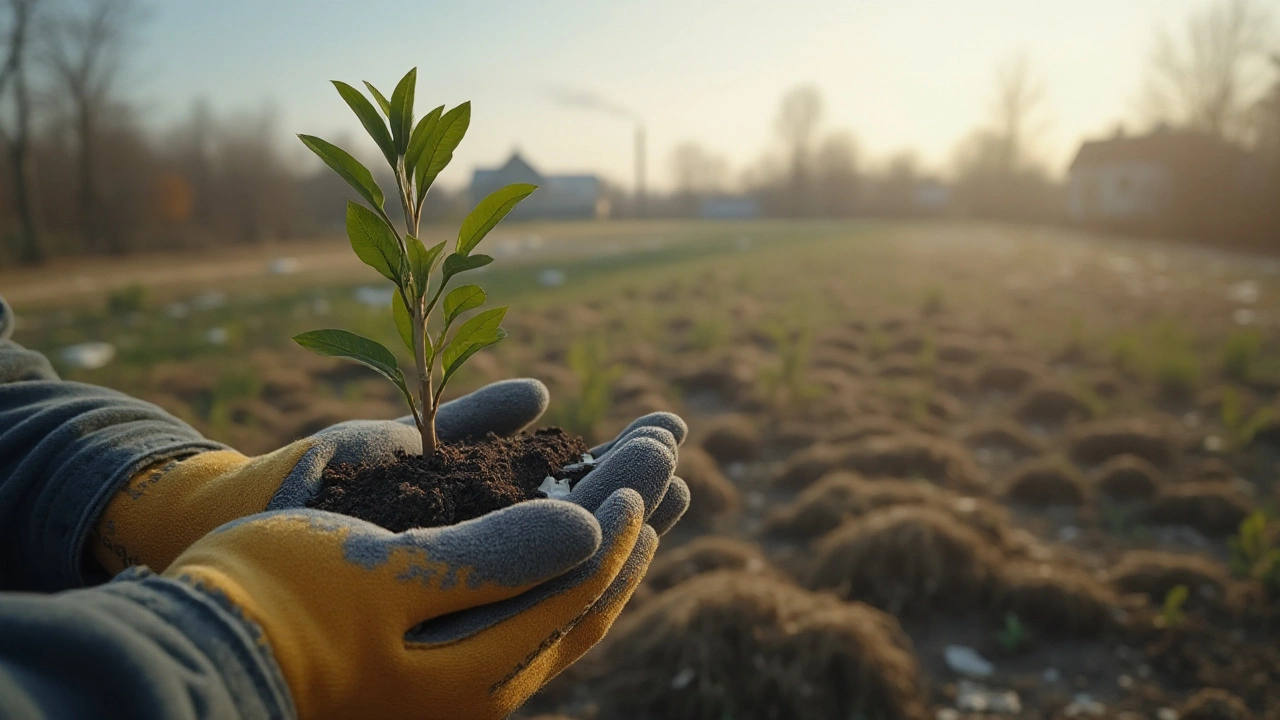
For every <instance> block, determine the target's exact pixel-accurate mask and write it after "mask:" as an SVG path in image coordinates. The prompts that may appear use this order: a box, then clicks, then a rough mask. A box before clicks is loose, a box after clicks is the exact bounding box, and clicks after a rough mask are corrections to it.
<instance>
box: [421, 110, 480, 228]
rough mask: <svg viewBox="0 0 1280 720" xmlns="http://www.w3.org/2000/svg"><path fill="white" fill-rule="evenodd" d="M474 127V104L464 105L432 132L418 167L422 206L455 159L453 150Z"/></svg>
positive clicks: (451, 113) (451, 112) (443, 117)
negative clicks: (430, 190) (432, 188)
mask: <svg viewBox="0 0 1280 720" xmlns="http://www.w3.org/2000/svg"><path fill="white" fill-rule="evenodd" d="M470 125H471V103H470V102H464V103H462V104H461V105H459V106H458V107H456V108H454V109H452V110H450V111H449V112H447V113H445V114H444V115H443V116H441V118H440V122H438V123H436V125H435V127H434V128H432V129H431V133H430V135H428V136H427V140H426V143H425V144H424V147H423V149H422V155H421V156H420V157H419V158H418V161H417V163H415V164H414V172H413V177H414V180H415V181H416V182H417V184H418V205H419V206H421V205H422V200H423V198H425V197H426V196H427V190H428V189H430V188H431V183H433V182H435V181H436V176H438V175H439V174H440V171H441V170H444V168H445V166H446V165H448V164H449V161H450V160H452V159H453V151H454V150H456V149H458V144H459V143H461V142H462V138H463V136H465V135H466V134H467V127H468V126H470Z"/></svg>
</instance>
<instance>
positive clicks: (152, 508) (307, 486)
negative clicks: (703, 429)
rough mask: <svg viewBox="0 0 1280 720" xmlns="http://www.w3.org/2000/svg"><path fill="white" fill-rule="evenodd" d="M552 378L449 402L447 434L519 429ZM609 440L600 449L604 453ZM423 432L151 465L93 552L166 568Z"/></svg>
mask: <svg viewBox="0 0 1280 720" xmlns="http://www.w3.org/2000/svg"><path fill="white" fill-rule="evenodd" d="M548 402H549V396H548V393H547V389H546V386H544V385H543V384H542V383H541V382H539V381H537V380H533V379H517V380H504V381H501V382H496V383H493V384H491V385H487V386H485V387H483V388H481V389H479V390H477V391H475V392H473V393H471V394H469V395H465V396H463V397H460V398H458V399H456V400H453V401H450V402H447V403H444V404H443V405H441V406H440V411H439V414H438V415H437V416H436V431H437V433H438V434H439V436H440V438H441V439H443V440H446V441H448V440H461V439H464V438H468V437H479V436H483V435H484V434H486V433H489V432H493V433H496V434H498V435H511V434H513V433H516V432H519V431H520V430H522V429H524V428H526V427H528V426H529V425H531V424H533V423H534V422H536V421H537V419H538V418H539V417H541V415H542V413H543V412H544V411H545V410H546V408H547V404H548ZM646 427H660V428H665V429H666V430H668V431H669V432H671V433H673V434H674V435H675V436H676V439H677V443H679V442H683V440H684V434H685V426H684V422H683V421H682V420H681V419H680V418H679V417H677V416H675V415H672V414H671V413H651V414H649V415H646V416H644V417H642V418H640V419H639V420H637V421H636V422H635V423H633V424H632V425H631V426H630V427H628V428H627V430H626V431H624V433H623V434H624V435H626V434H627V433H628V432H635V431H636V430H637V428H641V429H643V428H646ZM604 450H607V445H606V446H602V448H597V449H596V452H597V453H603V452H604ZM421 452H422V440H421V437H420V435H419V434H418V431H417V428H416V427H414V425H413V420H412V418H409V417H405V418H401V419H400V420H352V421H348V422H344V423H339V424H337V425H334V426H332V427H329V428H326V429H325V430H322V431H320V432H319V433H316V434H315V435H312V436H309V437H306V438H303V439H301V440H298V441H296V442H293V443H290V444H289V445H286V446H285V447H283V448H281V449H279V450H276V451H275V452H272V453H268V454H266V455H261V456H257V457H247V456H245V455H242V454H241V453H238V452H236V451H234V450H213V451H207V452H202V453H199V454H197V455H193V456H190V457H187V458H185V459H181V460H168V461H165V462H162V463H159V464H157V465H153V466H151V467H149V468H146V469H144V470H142V471H140V472H138V473H137V474H135V475H134V476H133V477H132V478H130V479H129V480H128V482H126V483H125V484H124V485H123V486H122V487H121V489H120V490H119V491H118V492H117V493H116V494H115V496H114V497H112V499H111V500H110V501H109V502H108V503H107V506H106V508H105V509H104V510H103V512H102V514H101V515H100V516H99V518H98V521H97V524H96V526H95V528H94V533H93V537H92V538H90V540H89V543H88V545H89V547H90V548H91V550H92V554H93V558H94V559H95V560H96V561H97V562H98V564H99V565H101V566H102V567H103V569H105V570H106V571H107V572H108V573H111V574H115V573H117V572H120V571H121V570H123V569H124V568H126V567H129V566H131V565H146V566H148V567H150V568H151V569H153V570H155V571H157V572H160V571H163V570H164V569H165V568H166V567H168V566H169V563H171V562H172V561H173V559H174V558H175V557H177V556H178V554H179V553H181V552H182V551H183V550H185V549H187V547H189V546H190V545H191V544H192V543H194V542H195V541H196V540H198V539H199V538H200V537H202V536H203V535H204V534H205V533H207V532H209V531H210V530H212V529H214V528H216V527H218V526H219V525H222V524H223V523H226V522H229V521H231V520H235V519H236V518H241V517H245V516H246V515H253V514H255V513H260V512H263V511H264V510H281V509H286V508H300V507H304V506H305V505H306V503H307V502H308V501H309V500H311V499H312V498H313V497H315V495H316V493H318V492H319V491H320V487H321V476H322V475H323V474H324V471H325V469H326V468H327V467H328V466H329V464H330V463H339V462H341V463H351V464H357V465H358V464H364V463H369V464H377V463H383V462H392V461H394V460H395V458H396V455H397V453H406V454H409V455H417V454H420V453H421Z"/></svg>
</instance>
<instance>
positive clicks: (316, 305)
mask: <svg viewBox="0 0 1280 720" xmlns="http://www.w3.org/2000/svg"><path fill="white" fill-rule="evenodd" d="M311 314H312V315H328V314H329V301H328V300H325V299H324V298H316V299H315V300H312V301H311Z"/></svg>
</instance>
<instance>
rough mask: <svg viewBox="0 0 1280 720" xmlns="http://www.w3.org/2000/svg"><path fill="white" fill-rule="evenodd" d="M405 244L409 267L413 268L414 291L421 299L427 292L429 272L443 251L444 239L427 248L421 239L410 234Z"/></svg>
mask: <svg viewBox="0 0 1280 720" xmlns="http://www.w3.org/2000/svg"><path fill="white" fill-rule="evenodd" d="M405 244H406V246H407V247H408V248H409V268H410V269H411V270H413V282H414V292H415V293H416V294H417V296H418V298H419V299H421V298H422V296H423V295H425V294H426V293H427V286H428V285H430V284H431V273H432V271H434V270H435V269H436V265H437V264H439V262H440V253H442V252H444V241H443V240H441V241H440V242H438V243H436V244H435V245H432V246H431V247H430V248H428V247H427V246H425V245H423V244H422V241H421V240H419V239H418V238H416V237H414V236H412V235H410V236H409V237H407V238H406V239H405Z"/></svg>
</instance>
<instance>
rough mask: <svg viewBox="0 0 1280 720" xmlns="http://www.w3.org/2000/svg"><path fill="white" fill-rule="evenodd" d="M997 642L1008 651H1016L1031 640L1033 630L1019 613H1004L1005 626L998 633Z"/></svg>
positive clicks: (1002, 648)
mask: <svg viewBox="0 0 1280 720" xmlns="http://www.w3.org/2000/svg"><path fill="white" fill-rule="evenodd" d="M996 642H997V643H999V645H1000V649H1001V650H1004V651H1005V652H1006V653H1015V652H1017V651H1019V650H1021V649H1022V648H1024V647H1026V646H1027V644H1028V643H1030V642H1031V631H1030V630H1029V629H1028V628H1027V626H1026V624H1025V623H1023V622H1022V619H1021V618H1019V617H1018V615H1017V613H1011V612H1009V613H1005V614H1004V627H1003V628H1001V630H1000V632H998V633H996Z"/></svg>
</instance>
